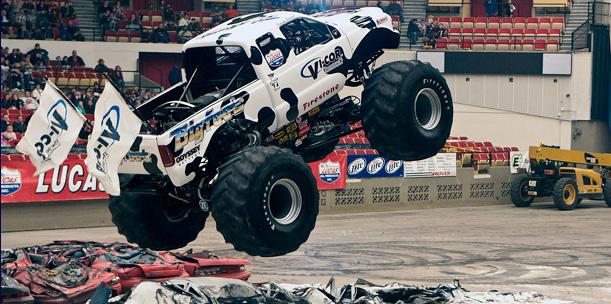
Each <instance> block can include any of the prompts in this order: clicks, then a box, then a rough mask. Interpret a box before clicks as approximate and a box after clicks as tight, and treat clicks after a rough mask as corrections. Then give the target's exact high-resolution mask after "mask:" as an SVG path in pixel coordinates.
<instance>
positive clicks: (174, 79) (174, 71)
mask: <svg viewBox="0 0 611 304" xmlns="http://www.w3.org/2000/svg"><path fill="white" fill-rule="evenodd" d="M181 78H182V75H181V73H180V68H179V67H177V66H176V65H174V66H172V68H171V69H170V72H169V73H168V81H169V82H170V84H171V85H175V84H177V83H179V82H180V80H181Z"/></svg>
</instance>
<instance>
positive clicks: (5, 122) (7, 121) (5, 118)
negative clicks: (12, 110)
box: [0, 114, 11, 132]
mask: <svg viewBox="0 0 611 304" xmlns="http://www.w3.org/2000/svg"><path fill="white" fill-rule="evenodd" d="M10 124H11V120H10V118H9V116H8V114H4V116H2V121H0V129H1V131H0V132H4V131H6V127H7V126H8V125H10Z"/></svg>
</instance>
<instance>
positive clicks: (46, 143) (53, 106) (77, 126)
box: [16, 81, 86, 176]
mask: <svg viewBox="0 0 611 304" xmlns="http://www.w3.org/2000/svg"><path fill="white" fill-rule="evenodd" d="M85 120H86V118H85V116H83V114H81V113H80V112H79V111H77V110H76V108H75V107H74V105H73V104H72V103H71V102H70V101H69V100H66V98H64V96H63V95H62V94H61V92H60V91H59V89H58V88H57V87H56V86H55V85H54V84H53V83H52V82H51V81H47V84H46V85H45V89H44V91H42V94H41V95H40V106H39V107H38V109H37V110H36V112H34V114H33V115H32V118H31V119H30V122H29V124H28V128H27V130H26V131H25V135H24V136H23V138H22V139H21V141H19V143H18V144H17V147H16V148H17V150H18V151H19V152H21V153H23V154H27V155H29V156H30V160H32V164H34V166H35V167H36V172H34V175H35V176H36V175H39V174H40V173H43V172H45V171H47V170H49V169H53V168H55V167H57V166H59V165H61V164H62V163H63V162H64V160H65V159H66V157H67V156H68V153H70V149H71V148H72V146H73V145H74V142H75V141H76V139H77V138H78V135H79V133H80V131H81V128H82V127H83V123H84V122H85Z"/></svg>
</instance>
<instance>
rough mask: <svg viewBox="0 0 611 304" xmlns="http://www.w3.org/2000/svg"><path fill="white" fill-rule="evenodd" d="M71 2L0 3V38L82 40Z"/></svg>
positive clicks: (10, 0) (27, 0)
mask: <svg viewBox="0 0 611 304" xmlns="http://www.w3.org/2000/svg"><path fill="white" fill-rule="evenodd" d="M78 25H79V23H78V20H77V17H76V12H75V9H74V6H73V5H72V2H70V1H68V2H55V1H50V0H36V1H34V0H23V1H21V0H7V1H3V2H2V38H9V39H35V40H44V39H48V38H54V39H61V40H77V41H84V40H85V37H84V36H83V34H82V33H81V31H80V28H79V26H78Z"/></svg>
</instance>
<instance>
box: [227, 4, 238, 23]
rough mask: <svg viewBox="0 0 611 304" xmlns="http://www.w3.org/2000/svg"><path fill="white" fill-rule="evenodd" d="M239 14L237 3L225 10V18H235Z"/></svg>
mask: <svg viewBox="0 0 611 304" xmlns="http://www.w3.org/2000/svg"><path fill="white" fill-rule="evenodd" d="M237 16H238V10H237V9H235V5H233V4H231V5H229V8H228V9H226V10H225V19H227V20H229V19H233V18H235V17H237Z"/></svg>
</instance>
